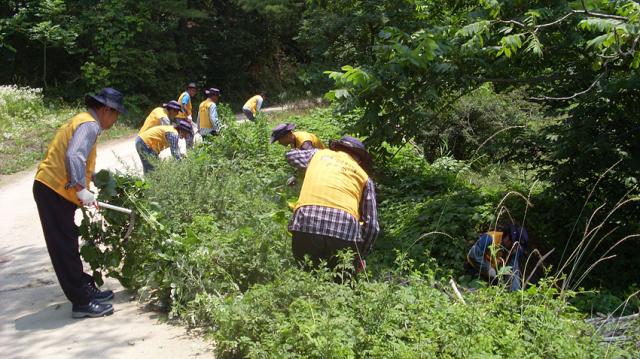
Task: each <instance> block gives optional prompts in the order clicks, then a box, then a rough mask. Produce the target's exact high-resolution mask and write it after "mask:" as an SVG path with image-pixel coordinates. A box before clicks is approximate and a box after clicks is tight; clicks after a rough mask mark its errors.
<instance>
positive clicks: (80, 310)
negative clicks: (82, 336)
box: [33, 88, 126, 318]
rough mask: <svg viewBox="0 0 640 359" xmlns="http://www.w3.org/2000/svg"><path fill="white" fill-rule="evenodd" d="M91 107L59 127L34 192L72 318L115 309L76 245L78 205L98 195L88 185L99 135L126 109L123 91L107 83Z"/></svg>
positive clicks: (89, 101) (88, 101) (89, 103)
mask: <svg viewBox="0 0 640 359" xmlns="http://www.w3.org/2000/svg"><path fill="white" fill-rule="evenodd" d="M85 103H86V105H87V111H86V112H81V113H79V114H77V115H76V116H74V117H72V118H71V119H70V120H69V121H67V122H66V123H65V124H64V125H62V127H60V128H59V129H58V132H57V133H56V135H55V137H54V138H53V141H51V143H50V144H49V148H48V149H47V153H46V155H45V158H44V160H42V162H40V165H39V166H38V170H37V172H36V176H35V181H34V183H33V197H34V199H35V202H36V205H37V207H38V214H39V216H40V223H41V224H42V231H43V233H44V239H45V241H46V243H47V250H48V251H49V257H50V258H51V263H52V265H53V269H54V271H55V273H56V276H57V277H58V282H59V283H60V286H61V287H62V291H63V292H64V294H65V296H66V297H67V299H69V301H70V302H71V303H72V309H71V316H72V317H73V318H83V317H99V316H103V315H108V314H112V313H113V306H112V305H111V304H109V303H105V302H106V301H109V300H110V299H112V298H113V292H112V291H110V290H107V291H101V290H99V289H98V288H97V286H96V284H95V282H94V280H93V278H92V277H91V276H90V275H88V274H86V273H85V272H84V270H83V268H82V260H81V259H80V252H79V250H78V247H79V246H78V226H76V224H75V222H74V217H75V212H76V209H77V208H78V206H80V205H81V206H85V207H89V206H93V205H94V204H95V203H96V197H95V195H94V194H93V193H92V192H90V191H89V190H88V187H89V184H90V182H91V177H92V175H93V171H94V169H95V163H96V140H97V138H98V135H99V134H100V133H101V132H102V130H108V129H110V128H111V127H112V126H113V124H114V123H115V122H116V121H117V119H118V116H119V114H121V113H125V112H126V110H125V108H124V105H123V95H122V94H121V93H120V92H119V91H117V90H115V89H113V88H104V89H102V90H101V91H100V92H99V93H98V94H97V95H88V96H86V98H85Z"/></svg>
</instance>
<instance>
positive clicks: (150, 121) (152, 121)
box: [138, 107, 169, 134]
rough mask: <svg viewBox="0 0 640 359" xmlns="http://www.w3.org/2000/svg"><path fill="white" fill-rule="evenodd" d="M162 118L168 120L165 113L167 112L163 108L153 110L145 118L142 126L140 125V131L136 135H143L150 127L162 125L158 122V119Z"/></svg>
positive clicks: (167, 114) (167, 115)
mask: <svg viewBox="0 0 640 359" xmlns="http://www.w3.org/2000/svg"><path fill="white" fill-rule="evenodd" d="M163 117H166V118H169V113H168V112H167V110H166V109H165V108H164V107H156V108H154V109H153V111H151V113H150V114H149V116H147V118H146V119H145V120H144V124H143V125H142V128H140V131H138V134H141V133H143V132H144V131H146V130H148V129H150V128H151V127H155V126H160V125H161V124H162V122H160V119H161V118H163Z"/></svg>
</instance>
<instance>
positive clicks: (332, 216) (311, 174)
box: [285, 136, 380, 271]
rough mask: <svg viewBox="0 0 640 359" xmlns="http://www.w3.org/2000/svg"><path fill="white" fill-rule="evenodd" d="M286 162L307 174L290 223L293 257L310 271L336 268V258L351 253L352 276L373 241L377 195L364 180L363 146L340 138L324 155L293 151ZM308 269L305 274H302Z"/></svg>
mask: <svg viewBox="0 0 640 359" xmlns="http://www.w3.org/2000/svg"><path fill="white" fill-rule="evenodd" d="M285 156H286V159H287V162H288V163H289V164H290V165H292V166H293V167H296V168H298V169H301V170H306V175H305V178H304V182H303V184H302V190H301V192H300V197H299V199H298V202H297V203H296V205H295V208H294V213H293V217H292V218H291V221H290V222H289V231H290V232H291V233H292V235H293V238H292V251H293V256H294V257H295V258H296V260H297V261H299V262H300V264H301V265H303V264H304V260H305V259H304V258H305V256H309V258H310V259H311V262H312V264H313V267H318V266H319V264H320V261H325V263H326V264H327V266H328V267H329V268H330V269H333V268H335V267H336V266H337V264H338V258H337V256H336V254H337V253H338V251H340V250H343V249H350V250H352V251H353V252H354V253H355V255H354V270H355V271H359V270H361V269H364V260H363V257H364V256H365V255H366V254H367V253H368V252H369V251H370V250H371V247H372V245H373V242H374V241H375V239H376V237H377V236H378V232H379V231H380V227H379V225H378V213H377V208H376V194H375V188H374V184H373V181H372V179H371V178H370V177H369V174H368V173H370V171H371V168H372V159H371V156H370V155H369V153H368V152H367V151H366V149H365V147H364V145H363V144H362V142H360V141H358V140H357V139H355V138H353V137H350V136H344V137H342V138H341V139H340V140H337V141H332V142H331V143H330V145H329V149H315V148H312V149H308V150H301V149H293V150H291V151H289V152H287V154H286V155H285ZM307 269H309V268H307Z"/></svg>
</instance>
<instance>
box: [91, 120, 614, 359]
mask: <svg viewBox="0 0 640 359" xmlns="http://www.w3.org/2000/svg"><path fill="white" fill-rule="evenodd" d="M225 112H226V111H225ZM225 112H223V113H225ZM351 120H352V119H351V118H349V117H346V118H340V117H337V118H334V117H333V116H332V115H331V110H330V109H325V110H321V111H315V112H312V113H311V114H310V115H308V116H304V117H292V118H289V119H287V120H286V122H294V123H296V124H297V125H298V128H301V129H305V130H309V131H313V132H315V133H317V134H319V136H320V137H321V139H323V140H324V141H325V142H327V139H329V138H334V137H337V136H339V135H340V134H341V133H343V131H344V129H342V128H340V124H341V123H344V122H349V121H351ZM223 121H224V122H225V123H226V124H227V127H226V128H225V129H224V131H223V132H222V133H221V135H220V136H217V137H215V138H214V139H213V140H212V141H211V142H210V143H205V144H203V145H201V146H200V147H197V148H195V149H194V150H193V151H190V152H189V154H188V157H187V158H186V159H184V160H182V161H180V162H177V161H167V162H166V163H161V164H160V165H159V166H158V167H157V169H156V171H154V172H153V173H152V174H151V175H149V176H147V178H146V179H145V181H141V180H137V179H131V178H126V177H121V176H115V177H113V176H112V175H109V174H108V173H105V172H103V173H99V174H98V176H97V177H96V180H95V183H96V184H97V185H98V186H99V187H100V188H101V192H100V196H99V197H100V199H101V200H107V201H109V202H110V203H113V204H116V205H121V206H124V207H128V208H133V209H135V212H136V225H135V229H134V230H133V232H132V235H131V237H130V238H129V239H128V240H127V241H119V240H118V239H119V238H121V237H122V236H123V234H122V233H123V230H124V229H125V228H126V227H128V221H129V219H128V217H127V216H126V215H122V214H119V213H115V212H113V213H111V212H106V213H105V212H104V211H102V212H103V216H104V219H105V221H106V223H104V222H97V223H96V222H94V223H93V224H90V223H89V222H88V221H85V222H84V223H83V229H82V231H83V232H82V233H83V237H84V238H85V243H84V245H83V247H82V251H81V252H82V255H83V256H84V258H85V260H87V261H89V262H90V264H91V265H92V268H94V270H95V272H94V275H95V276H96V278H97V279H99V278H100V276H101V275H108V276H112V277H115V278H118V279H119V280H121V281H122V282H123V284H124V285H126V286H127V287H129V288H132V289H138V293H139V294H140V295H142V296H143V298H147V299H154V300H155V301H156V302H157V303H158V304H159V305H161V306H163V307H165V308H166V310H168V311H169V313H170V316H173V317H177V318H180V319H182V320H183V321H185V322H186V323H189V324H190V325H197V326H204V327H206V328H208V329H209V330H210V331H211V334H212V335H213V338H214V339H215V341H216V352H217V355H218V356H219V357H273V356H276V357H280V356H287V357H305V358H306V357H316V358H326V357H335V358H343V357H353V358H355V357H380V358H388V357H407V358H408V357H436V356H437V357H450V358H457V357H465V356H469V357H478V356H491V355H493V356H499V357H520V356H529V357H545V356H551V357H576V358H583V357H594V358H595V357H606V356H607V355H609V356H616V355H620V354H622V352H619V351H618V350H617V349H615V350H610V351H609V352H606V350H607V349H606V348H604V347H602V346H600V345H599V344H598V343H597V340H596V339H595V338H594V337H592V336H591V334H592V329H590V328H589V327H587V326H585V325H584V324H582V323H581V322H580V321H579V320H577V319H579V315H578V314H577V313H576V312H575V310H574V309H573V308H572V307H570V306H568V305H567V303H566V302H565V301H563V300H562V299H561V298H562V297H558V295H557V294H558V292H557V290H556V289H555V287H554V285H552V284H551V283H547V282H542V283H541V284H540V285H539V286H537V287H536V286H532V287H529V288H528V289H527V290H526V291H523V292H519V293H506V292H505V291H504V290H502V289H501V288H499V287H492V288H484V289H480V290H478V291H475V292H465V294H464V295H465V300H466V302H467V304H466V305H463V304H460V303H458V302H456V301H455V300H454V299H453V298H454V297H453V294H452V292H451V291H450V290H449V289H446V288H445V286H444V285H443V284H442V283H441V282H440V280H439V279H437V278H438V277H439V276H445V277H444V278H448V275H449V274H452V273H455V274H457V273H459V270H460V268H458V266H459V265H460V264H461V260H462V256H463V255H464V253H465V251H466V245H465V244H466V243H465V241H466V240H467V239H469V238H471V239H473V238H475V235H476V231H477V230H479V229H480V228H479V226H480V225H481V224H482V223H484V224H486V223H487V222H490V221H492V219H493V216H494V213H493V207H494V203H495V201H496V200H497V198H498V197H497V195H498V193H499V192H500V191H501V190H502V188H501V187H496V188H493V189H485V188H476V187H475V186H473V185H470V184H468V183H467V182H466V180H465V178H466V176H467V175H468V174H469V173H470V172H471V171H472V169H471V168H470V166H468V165H467V164H466V163H464V162H462V161H456V160H454V159H450V158H449V159H446V158H443V159H441V160H439V161H438V162H436V163H434V164H432V165H430V166H428V165H426V164H425V163H424V161H423V160H422V159H421V158H420V156H418V155H416V154H415V153H414V152H413V150H409V149H406V148H405V149H403V150H401V151H399V152H398V154H397V156H396V157H395V159H394V160H393V161H392V162H390V163H387V164H379V166H378V169H377V176H379V179H378V182H379V183H380V186H379V199H380V201H379V203H380V217H381V221H382V225H383V227H384V228H383V229H384V232H385V233H384V234H383V237H382V238H381V239H380V240H379V242H378V243H377V244H376V246H375V249H374V254H373V255H372V256H371V257H370V259H371V261H370V263H369V266H368V268H370V269H369V270H368V272H366V273H364V274H361V275H359V276H358V277H357V278H355V279H353V278H350V277H349V276H345V275H344V273H343V270H344V268H346V267H348V266H349V265H350V264H349V260H348V259H347V257H344V258H343V263H342V264H341V265H340V266H339V267H338V269H337V274H338V275H343V276H345V278H347V279H346V281H347V283H346V284H344V285H338V284H335V283H334V282H333V280H332V278H333V275H334V273H330V272H327V271H326V270H320V271H318V272H314V273H308V272H303V271H301V270H300V269H298V267H297V266H296V265H294V263H293V260H292V259H293V258H292V257H291V254H290V239H289V235H288V232H287V229H286V223H287V219H288V217H289V215H290V214H289V211H288V210H287V200H288V199H290V198H291V196H293V195H295V193H294V192H293V190H291V189H289V188H287V187H286V186H285V181H286V178H287V177H288V176H289V173H290V170H289V169H288V168H287V166H286V164H285V163H284V161H283V156H282V153H283V148H282V147H281V146H279V145H277V144H274V145H269V144H268V137H269V134H270V128H271V124H268V123H267V122H266V121H265V118H264V117H263V116H262V115H260V116H259V119H258V122H257V123H246V124H237V123H236V122H235V121H234V120H233V118H232V117H231V118H228V117H227V116H226V115H225V116H224V117H223ZM516 212H517V211H514V214H516ZM432 230H441V231H443V232H445V233H450V236H448V237H447V236H444V237H442V238H441V237H435V238H437V240H432V238H431V237H428V238H421V240H420V241H418V242H417V243H414V242H415V240H416V239H417V238H419V237H420V236H421V235H422V234H424V233H425V232H427V231H432ZM411 246H413V247H416V248H417V247H421V248H420V250H418V251H414V250H413V249H412V248H411ZM394 252H395V253H397V254H394ZM118 258H120V259H121V260H122V262H121V263H120V264H117V263H116V260H117V259H118ZM569 294H570V292H569ZM514 343H517V345H516V344H514Z"/></svg>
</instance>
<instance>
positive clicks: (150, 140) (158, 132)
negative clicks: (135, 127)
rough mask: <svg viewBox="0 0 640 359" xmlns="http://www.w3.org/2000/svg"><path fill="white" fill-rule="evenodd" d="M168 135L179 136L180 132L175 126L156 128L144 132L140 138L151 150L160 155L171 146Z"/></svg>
mask: <svg viewBox="0 0 640 359" xmlns="http://www.w3.org/2000/svg"><path fill="white" fill-rule="evenodd" d="M167 133H175V134H176V136H177V135H178V131H177V130H176V129H175V128H174V127H173V126H155V127H152V128H150V129H148V130H146V131H144V132H142V133H141V134H139V136H140V138H141V139H142V141H143V142H144V143H145V144H146V145H147V146H149V148H151V149H152V150H153V151H154V152H155V153H156V154H158V153H160V152H162V150H164V149H165V148H168V147H169V146H170V144H169V141H168V140H167Z"/></svg>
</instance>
